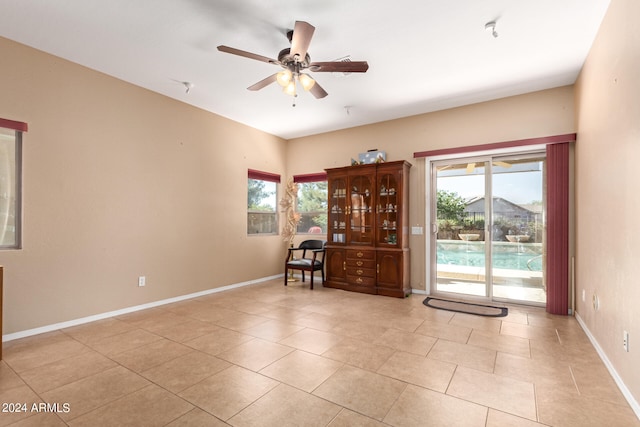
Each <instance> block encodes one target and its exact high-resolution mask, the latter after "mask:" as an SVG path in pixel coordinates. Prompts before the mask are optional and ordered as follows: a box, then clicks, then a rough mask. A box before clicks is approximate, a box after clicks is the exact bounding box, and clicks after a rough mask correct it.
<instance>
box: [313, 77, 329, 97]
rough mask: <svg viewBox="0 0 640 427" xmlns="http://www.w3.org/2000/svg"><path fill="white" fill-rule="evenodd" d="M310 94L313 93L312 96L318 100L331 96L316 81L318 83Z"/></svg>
mask: <svg viewBox="0 0 640 427" xmlns="http://www.w3.org/2000/svg"><path fill="white" fill-rule="evenodd" d="M309 92H311V94H312V95H313V96H315V97H316V99H320V98H324V97H325V96H327V95H329V94H328V93H327V91H326V90H324V89H323V88H322V86H320V85H319V84H318V81H317V80H316V83H315V84H314V85H313V87H312V88H311V89H309Z"/></svg>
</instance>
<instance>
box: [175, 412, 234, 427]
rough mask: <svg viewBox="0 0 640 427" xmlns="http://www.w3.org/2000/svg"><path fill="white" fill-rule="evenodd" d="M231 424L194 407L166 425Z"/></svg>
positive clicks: (210, 426)
mask: <svg viewBox="0 0 640 427" xmlns="http://www.w3.org/2000/svg"><path fill="white" fill-rule="evenodd" d="M228 425H229V424H227V423H225V422H224V421H222V420H219V419H218V418H216V417H214V416H213V415H211V414H209V413H207V412H205V411H203V410H202V409H200V408H194V409H192V410H191V411H189V412H187V413H186V414H184V415H183V416H181V417H180V418H178V419H176V420H174V421H172V422H170V423H169V424H167V426H166V427H203V426H206V427H226V426H228Z"/></svg>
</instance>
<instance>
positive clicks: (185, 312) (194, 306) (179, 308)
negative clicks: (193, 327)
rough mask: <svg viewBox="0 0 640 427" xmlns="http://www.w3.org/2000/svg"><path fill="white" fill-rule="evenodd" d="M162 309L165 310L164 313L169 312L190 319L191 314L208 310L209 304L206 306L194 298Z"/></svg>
mask: <svg viewBox="0 0 640 427" xmlns="http://www.w3.org/2000/svg"><path fill="white" fill-rule="evenodd" d="M162 308H163V309H165V310H166V311H170V312H172V313H175V314H178V315H180V316H187V317H191V314H193V313H194V312H196V311H200V310H206V309H208V308H210V304H207V303H205V302H203V301H199V300H198V299H196V298H191V299H188V300H184V301H178V302H174V303H171V304H167V305H165V306H163V307H162Z"/></svg>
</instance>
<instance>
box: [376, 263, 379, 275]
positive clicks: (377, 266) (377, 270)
mask: <svg viewBox="0 0 640 427" xmlns="http://www.w3.org/2000/svg"><path fill="white" fill-rule="evenodd" d="M376 273H378V274H380V264H376Z"/></svg>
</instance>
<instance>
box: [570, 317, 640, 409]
mask: <svg viewBox="0 0 640 427" xmlns="http://www.w3.org/2000/svg"><path fill="white" fill-rule="evenodd" d="M575 317H576V320H577V321H578V324H579V325H580V327H581V328H582V330H583V331H584V333H585V334H587V337H588V338H589V341H591V344H592V345H593V347H594V348H595V349H596V351H597V352H598V355H599V356H600V359H602V361H603V362H604V365H605V366H606V367H607V370H608V371H609V373H610V374H611V376H612V377H613V380H614V381H615V382H616V384H617V385H618V388H619V389H620V391H621V392H622V394H623V395H624V398H625V399H626V400H627V402H629V405H630V406H631V409H632V410H633V412H635V414H636V417H638V419H640V404H638V402H637V401H636V400H635V398H634V397H633V395H632V394H631V392H630V391H629V389H628V388H627V386H626V385H625V383H624V381H622V378H620V375H618V372H617V371H616V369H615V368H614V367H613V365H612V364H611V361H610V360H609V358H608V357H607V355H606V353H605V352H604V350H602V347H600V344H598V341H597V340H596V338H595V337H594V336H593V335H592V334H591V331H589V328H587V325H586V324H585V323H584V321H583V320H582V318H581V317H580V315H579V314H578V313H577V312H576V314H575Z"/></svg>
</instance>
